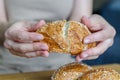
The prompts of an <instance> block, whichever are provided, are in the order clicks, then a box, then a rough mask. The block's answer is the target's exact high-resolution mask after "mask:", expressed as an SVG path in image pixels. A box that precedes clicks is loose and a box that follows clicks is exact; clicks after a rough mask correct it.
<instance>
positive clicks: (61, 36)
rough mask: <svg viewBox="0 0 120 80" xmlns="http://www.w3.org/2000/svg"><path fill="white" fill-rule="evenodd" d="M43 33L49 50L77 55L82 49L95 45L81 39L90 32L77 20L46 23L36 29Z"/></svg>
mask: <svg viewBox="0 0 120 80" xmlns="http://www.w3.org/2000/svg"><path fill="white" fill-rule="evenodd" d="M37 33H40V34H43V35H44V37H45V38H44V40H43V41H42V42H45V43H47V44H48V46H49V51H50V52H63V53H70V54H74V55H77V54H79V53H81V52H82V51H83V50H86V49H89V48H92V47H95V46H96V43H90V44H84V43H83V39H84V38H85V37H86V36H87V35H89V34H91V33H90V31H89V30H88V29H87V27H86V26H85V25H83V24H81V23H79V22H75V21H69V22H67V21H66V20H63V21H56V22H52V23H47V24H46V25H44V26H43V27H41V28H40V29H38V30H37Z"/></svg>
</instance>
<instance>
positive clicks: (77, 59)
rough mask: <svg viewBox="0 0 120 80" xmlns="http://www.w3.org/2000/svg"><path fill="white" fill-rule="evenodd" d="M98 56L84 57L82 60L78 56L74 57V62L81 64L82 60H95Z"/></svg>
mask: <svg viewBox="0 0 120 80" xmlns="http://www.w3.org/2000/svg"><path fill="white" fill-rule="evenodd" d="M98 57H99V56H91V57H86V58H84V59H82V58H80V56H76V61H77V62H81V61H83V60H93V59H97V58H98Z"/></svg>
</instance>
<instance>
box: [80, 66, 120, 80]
mask: <svg viewBox="0 0 120 80" xmlns="http://www.w3.org/2000/svg"><path fill="white" fill-rule="evenodd" d="M78 80H120V74H119V73H118V72H116V71H115V70H112V69H109V68H97V69H93V70H90V71H88V72H86V73H85V74H83V75H82V77H80V78H79V79H78Z"/></svg>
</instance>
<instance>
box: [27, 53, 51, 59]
mask: <svg viewBox="0 0 120 80" xmlns="http://www.w3.org/2000/svg"><path fill="white" fill-rule="evenodd" d="M25 55H26V56H27V57H28V58H33V57H39V56H42V57H48V56H49V53H48V51H36V52H28V53H25Z"/></svg>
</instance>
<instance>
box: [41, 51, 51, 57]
mask: <svg viewBox="0 0 120 80" xmlns="http://www.w3.org/2000/svg"><path fill="white" fill-rule="evenodd" d="M41 56H43V57H48V56H49V53H48V52H43V53H41Z"/></svg>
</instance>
